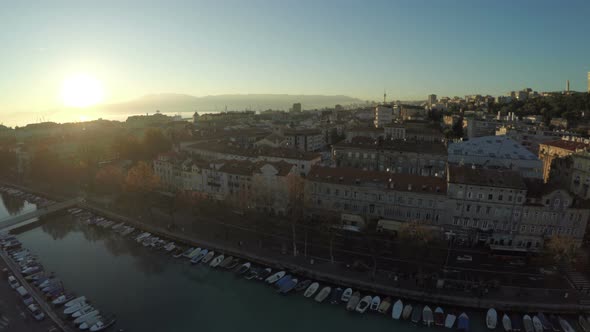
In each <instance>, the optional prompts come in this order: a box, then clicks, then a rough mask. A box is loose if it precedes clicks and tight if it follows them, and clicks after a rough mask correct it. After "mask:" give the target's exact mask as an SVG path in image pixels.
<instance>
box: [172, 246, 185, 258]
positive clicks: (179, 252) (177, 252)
mask: <svg viewBox="0 0 590 332" xmlns="http://www.w3.org/2000/svg"><path fill="white" fill-rule="evenodd" d="M183 253H184V252H183V251H182V249H180V248H176V250H174V252H173V253H172V258H180V257H182V254H183Z"/></svg>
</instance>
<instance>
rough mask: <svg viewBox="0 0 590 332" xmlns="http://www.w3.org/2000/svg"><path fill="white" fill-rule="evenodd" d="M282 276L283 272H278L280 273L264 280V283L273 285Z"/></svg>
mask: <svg viewBox="0 0 590 332" xmlns="http://www.w3.org/2000/svg"><path fill="white" fill-rule="evenodd" d="M284 276H285V271H280V272H277V273H275V274H273V275H271V276H270V277H268V278H266V279H265V280H264V282H266V283H267V284H274V283H275V282H277V281H279V280H280V279H281V278H282V277H284Z"/></svg>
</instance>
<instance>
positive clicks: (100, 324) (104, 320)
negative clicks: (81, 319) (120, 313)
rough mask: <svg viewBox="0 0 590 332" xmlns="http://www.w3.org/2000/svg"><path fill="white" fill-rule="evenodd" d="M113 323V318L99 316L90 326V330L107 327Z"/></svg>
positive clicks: (100, 329) (94, 330) (93, 331)
mask: <svg viewBox="0 0 590 332" xmlns="http://www.w3.org/2000/svg"><path fill="white" fill-rule="evenodd" d="M114 323H115V318H101V319H100V320H99V321H98V322H96V323H95V324H94V325H92V326H91V327H90V331H92V332H97V331H102V330H104V329H107V328H108V327H109V326H111V325H113V324H114Z"/></svg>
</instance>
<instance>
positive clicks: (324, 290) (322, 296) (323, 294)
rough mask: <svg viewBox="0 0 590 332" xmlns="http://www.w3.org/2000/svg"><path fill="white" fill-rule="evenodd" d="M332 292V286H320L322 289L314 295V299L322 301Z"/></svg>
mask: <svg viewBox="0 0 590 332" xmlns="http://www.w3.org/2000/svg"><path fill="white" fill-rule="evenodd" d="M330 292H332V288H331V287H330V286H326V287H324V288H322V290H321V291H320V292H319V293H318V294H317V295H316V296H315V298H314V300H315V301H316V302H318V303H322V302H324V300H325V299H326V298H327V297H328V295H330Z"/></svg>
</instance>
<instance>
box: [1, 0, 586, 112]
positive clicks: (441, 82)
mask: <svg viewBox="0 0 590 332" xmlns="http://www.w3.org/2000/svg"><path fill="white" fill-rule="evenodd" d="M589 14H590V1H587V0H581V1H544V0H536V1H532V0H531V1H528V0H520V1H513V0H510V1H506V0H499V1H483V0H482V1H476V0H470V1H460V0H440V1H439V0H431V1H425V0H408V1H403V0H399V1H398V0H387V1H378V0H368V1H360V0H356V1H348V0H313V1H308V0H298V1H294V0H273V1H270V0H269V1H260V0H247V1H244V0H236V1H230V0H216V1H198V0H192V1H174V0H172V1H149V0H144V1H131V0H124V1H104V0H103V1H67V2H64V1H49V0H45V1H37V2H29V1H14V2H11V3H10V4H9V5H4V6H3V10H1V11H0V22H1V23H0V26H1V27H2V28H1V29H0V68H1V70H0V121H1V120H2V114H8V112H15V111H36V110H40V109H50V108H55V107H60V106H63V100H62V97H61V95H60V93H61V87H62V84H63V81H64V80H67V79H68V77H71V76H72V75H76V74H79V73H83V74H86V75H90V76H91V77H94V78H96V79H97V80H99V81H100V82H101V83H102V86H103V89H104V100H103V101H104V102H105V103H111V102H119V101H125V100H130V99H134V98H137V97H140V96H143V95H146V94H150V93H185V94H191V95H195V96H205V95H218V94H235V93H236V94H237V93H240V94H246V93H286V94H325V95H348V96H352V97H358V98H361V99H367V100H380V99H381V98H382V95H383V91H384V90H386V91H387V94H388V96H389V97H390V98H394V99H401V100H412V99H425V98H426V95H427V94H429V93H435V94H437V95H439V96H447V95H448V96H455V95H459V96H463V95H465V94H472V93H484V94H492V95H498V94H504V93H506V92H507V91H510V90H515V89H521V88H524V87H531V88H533V89H535V90H538V91H555V90H563V89H564V87H565V81H566V80H567V79H569V80H570V82H571V83H570V84H571V88H572V89H573V90H578V91H585V89H586V86H587V72H588V71H590V42H588V31H590V16H589ZM388 99H389V98H388Z"/></svg>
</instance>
